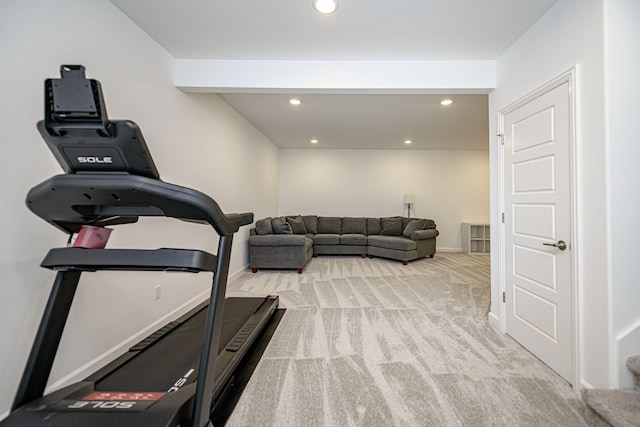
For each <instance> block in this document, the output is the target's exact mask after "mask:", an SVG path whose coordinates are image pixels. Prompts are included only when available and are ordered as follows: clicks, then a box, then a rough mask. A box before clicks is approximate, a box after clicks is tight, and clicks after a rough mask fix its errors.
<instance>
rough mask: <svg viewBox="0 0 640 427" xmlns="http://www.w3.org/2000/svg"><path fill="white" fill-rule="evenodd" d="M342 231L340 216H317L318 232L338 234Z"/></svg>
mask: <svg viewBox="0 0 640 427" xmlns="http://www.w3.org/2000/svg"><path fill="white" fill-rule="evenodd" d="M341 232H342V218H339V217H334V216H319V217H318V233H319V234H340V233H341Z"/></svg>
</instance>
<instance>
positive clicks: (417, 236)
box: [411, 228, 440, 241]
mask: <svg viewBox="0 0 640 427" xmlns="http://www.w3.org/2000/svg"><path fill="white" fill-rule="evenodd" d="M439 234H440V232H439V231H438V230H436V229H434V228H432V229H430V230H418V231H414V232H413V233H411V240H416V241H417V240H425V239H435V238H436V237H437V236H438V235H439Z"/></svg>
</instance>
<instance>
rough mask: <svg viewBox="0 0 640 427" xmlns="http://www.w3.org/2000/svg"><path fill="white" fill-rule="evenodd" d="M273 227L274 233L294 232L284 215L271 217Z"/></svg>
mask: <svg viewBox="0 0 640 427" xmlns="http://www.w3.org/2000/svg"><path fill="white" fill-rule="evenodd" d="M271 227H273V233H274V234H293V230H292V229H291V226H290V225H289V223H288V222H287V220H286V219H285V218H284V217H282V216H281V217H279V218H271Z"/></svg>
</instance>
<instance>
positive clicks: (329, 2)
mask: <svg viewBox="0 0 640 427" xmlns="http://www.w3.org/2000/svg"><path fill="white" fill-rule="evenodd" d="M311 4H312V5H313V8H314V9H315V10H316V11H317V12H318V13H322V14H325V15H327V14H329V13H333V12H335V11H336V9H338V0H312V1H311Z"/></svg>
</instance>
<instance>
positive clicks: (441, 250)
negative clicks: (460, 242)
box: [436, 246, 462, 253]
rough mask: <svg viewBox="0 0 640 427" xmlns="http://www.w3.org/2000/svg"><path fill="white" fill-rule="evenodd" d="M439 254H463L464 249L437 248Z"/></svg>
mask: <svg viewBox="0 0 640 427" xmlns="http://www.w3.org/2000/svg"><path fill="white" fill-rule="evenodd" d="M438 252H462V248H441V247H440V246H438V247H437V248H436V253H438Z"/></svg>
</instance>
